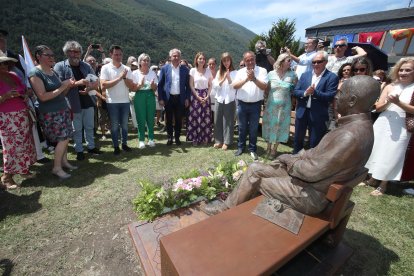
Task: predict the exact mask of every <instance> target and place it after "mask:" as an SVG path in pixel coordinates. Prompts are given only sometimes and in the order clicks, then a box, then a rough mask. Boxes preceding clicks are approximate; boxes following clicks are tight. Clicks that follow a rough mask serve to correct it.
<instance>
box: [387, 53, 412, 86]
mask: <svg viewBox="0 0 414 276" xmlns="http://www.w3.org/2000/svg"><path fill="white" fill-rule="evenodd" d="M404 63H412V64H413V66H414V57H403V58H402V59H400V60H399V61H398V62H397V63H396V64H395V66H394V67H392V68H391V72H390V78H391V80H392V81H393V82H398V71H399V70H400V68H401V66H403V64H404Z"/></svg>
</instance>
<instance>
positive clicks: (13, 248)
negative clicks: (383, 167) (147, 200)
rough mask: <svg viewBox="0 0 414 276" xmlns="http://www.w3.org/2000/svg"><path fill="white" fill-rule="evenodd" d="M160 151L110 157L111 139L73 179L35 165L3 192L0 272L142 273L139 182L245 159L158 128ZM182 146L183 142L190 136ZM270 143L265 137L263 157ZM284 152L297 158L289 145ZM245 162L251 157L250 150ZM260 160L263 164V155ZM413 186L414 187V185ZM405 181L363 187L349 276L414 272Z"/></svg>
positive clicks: (413, 231)
mask: <svg viewBox="0 0 414 276" xmlns="http://www.w3.org/2000/svg"><path fill="white" fill-rule="evenodd" d="M155 138H156V141H157V142H158V144H157V146H156V147H155V148H146V149H144V150H139V149H137V144H138V142H137V135H136V134H133V133H132V131H130V137H129V141H130V142H129V145H130V146H131V147H133V151H132V152H128V153H125V152H122V153H121V155H120V156H114V155H113V154H112V147H111V142H110V141H108V140H107V141H104V142H102V141H101V142H100V145H101V149H102V150H103V151H104V154H102V155H100V156H89V155H87V158H86V159H85V160H84V161H81V162H77V161H76V160H75V159H76V156H75V154H74V152H73V150H70V155H69V159H70V160H75V161H73V162H72V163H73V164H76V165H78V166H79V167H80V168H79V169H78V170H76V171H73V172H72V175H73V177H72V178H71V179H69V180H65V181H60V180H58V178H57V177H54V176H53V175H52V174H51V173H50V169H51V164H47V165H38V164H36V165H35V166H34V167H33V171H34V172H36V173H37V177H36V178H35V179H31V180H24V181H23V179H20V178H16V179H17V180H18V182H21V185H22V188H21V189H19V190H17V191H12V192H0V273H3V275H8V274H11V275H141V274H143V271H142V270H141V267H140V264H139V261H138V257H137V256H136V254H135V251H134V248H133V245H132V241H131V239H130V237H129V234H128V230H127V225H128V224H129V223H131V222H133V221H135V220H136V215H135V214H134V213H133V211H132V204H131V200H132V199H133V198H134V197H135V195H136V194H137V193H138V192H139V186H138V184H137V183H138V180H139V179H145V180H151V181H154V182H162V181H165V180H168V179H170V178H172V177H176V176H179V175H180V174H183V173H186V172H188V171H190V170H191V169H205V168H208V167H212V166H213V165H214V164H216V163H217V162H221V161H227V160H238V158H236V157H234V155H233V150H228V151H227V152H224V151H222V150H216V149H213V148H212V147H211V146H210V147H193V146H191V145H190V144H187V143H183V144H182V146H180V147H177V146H175V145H173V146H172V147H167V146H166V145H165V142H166V135H165V134H159V133H158V132H157V131H156V137H155ZM182 140H184V137H182ZM264 148H265V143H264V141H263V140H262V139H261V138H259V150H258V154H259V156H260V155H264V150H263V149H264ZM280 150H281V151H284V152H289V151H290V150H291V148H290V147H288V146H281V147H280ZM241 158H243V159H245V160H249V161H250V157H249V156H248V155H247V154H244V155H242V156H241ZM260 159H261V158H260ZM411 186H413V185H412V184H411ZM403 187H406V186H403V185H400V184H395V185H391V191H390V194H388V195H385V196H383V197H380V198H375V197H372V196H369V192H370V191H371V190H372V189H373V188H369V187H357V188H356V189H355V191H354V194H353V197H352V200H353V201H355V203H356V206H355V209H354V212H353V215H352V216H351V219H350V222H349V224H348V230H347V231H346V233H345V241H346V243H347V244H348V245H350V246H351V247H352V248H353V249H354V250H355V252H354V255H353V257H352V258H351V259H350V261H348V263H347V264H346V265H345V267H344V268H343V271H342V272H341V274H343V275H414V211H413V210H414V198H412V197H409V196H403V195H402V193H401V191H402V188H403Z"/></svg>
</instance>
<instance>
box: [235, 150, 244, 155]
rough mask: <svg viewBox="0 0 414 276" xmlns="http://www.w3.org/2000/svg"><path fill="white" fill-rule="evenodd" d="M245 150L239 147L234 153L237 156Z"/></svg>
mask: <svg viewBox="0 0 414 276" xmlns="http://www.w3.org/2000/svg"><path fill="white" fill-rule="evenodd" d="M242 153H243V150H242V149H237V151H236V152H235V153H234V155H235V156H240V155H242Z"/></svg>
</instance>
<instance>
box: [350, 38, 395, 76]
mask: <svg viewBox="0 0 414 276" xmlns="http://www.w3.org/2000/svg"><path fill="white" fill-rule="evenodd" d="M355 46H359V47H361V48H362V49H364V50H365V52H367V57H368V58H369V59H370V60H371V62H372V66H373V68H372V69H373V71H375V70H378V69H382V70H384V71H387V70H388V55H387V54H386V53H385V52H383V51H382V50H381V49H380V48H378V47H377V46H375V45H374V44H371V43H358V42H349V43H348V49H347V50H346V52H345V56H351V55H352V50H351V48H352V47H355Z"/></svg>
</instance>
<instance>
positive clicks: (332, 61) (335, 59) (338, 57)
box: [326, 38, 367, 75]
mask: <svg viewBox="0 0 414 276" xmlns="http://www.w3.org/2000/svg"><path fill="white" fill-rule="evenodd" d="M347 49H348V42H347V40H346V38H341V39H339V40H338V41H336V42H335V46H334V54H333V55H330V56H329V58H328V64H327V65H326V69H328V70H329V71H331V72H332V73H334V74H336V75H338V70H339V68H340V67H341V66H342V64H345V63H352V62H354V60H355V59H357V58H360V57H365V56H366V55H367V52H365V50H364V49H362V48H361V47H358V46H355V47H353V48H352V50H354V51H355V52H356V54H355V55H353V56H348V57H346V56H345V52H346V50H347Z"/></svg>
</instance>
